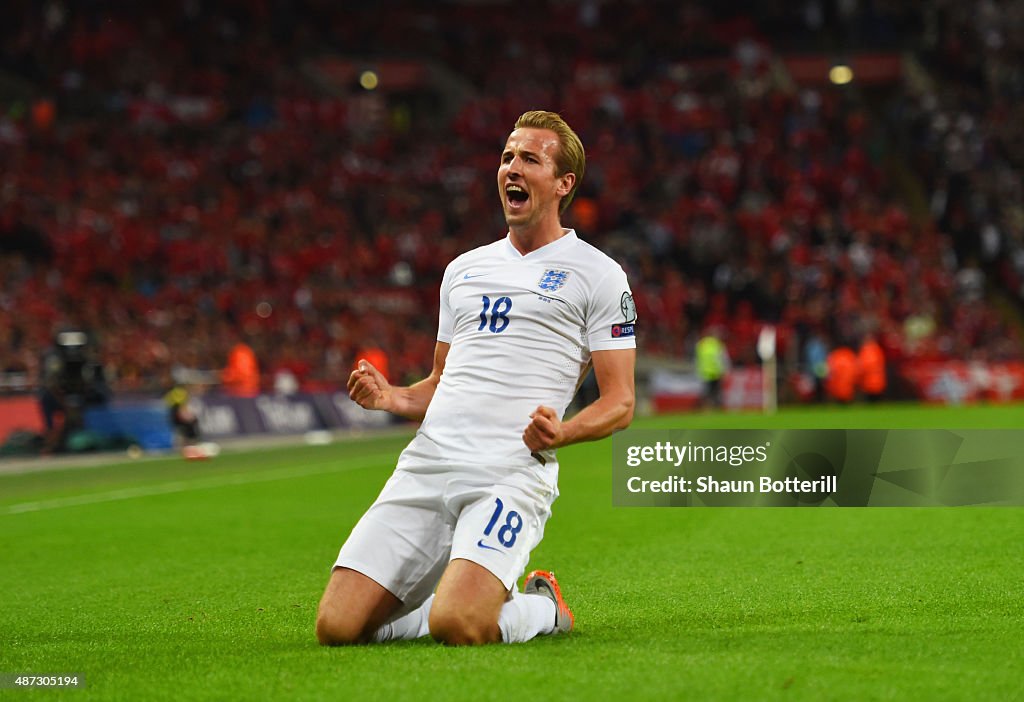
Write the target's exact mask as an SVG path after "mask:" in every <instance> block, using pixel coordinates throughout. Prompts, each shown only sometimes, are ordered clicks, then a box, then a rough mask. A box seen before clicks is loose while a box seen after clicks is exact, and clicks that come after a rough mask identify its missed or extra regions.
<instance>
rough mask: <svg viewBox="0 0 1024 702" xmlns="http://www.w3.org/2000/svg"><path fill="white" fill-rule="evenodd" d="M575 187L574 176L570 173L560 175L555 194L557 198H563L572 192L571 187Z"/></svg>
mask: <svg viewBox="0 0 1024 702" xmlns="http://www.w3.org/2000/svg"><path fill="white" fill-rule="evenodd" d="M574 185H576V174H575V173H573V172H572V171H569V172H567V173H564V174H562V176H561V177H559V179H558V188H557V189H556V190H555V193H556V194H557V195H558V196H559V197H565V196H566V195H568V194H569V193H570V192H571V191H572V186H574Z"/></svg>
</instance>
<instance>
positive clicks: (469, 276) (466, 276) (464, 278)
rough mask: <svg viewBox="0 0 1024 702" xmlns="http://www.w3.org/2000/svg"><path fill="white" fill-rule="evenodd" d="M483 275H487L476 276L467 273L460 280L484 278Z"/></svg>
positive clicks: (478, 274)
mask: <svg viewBox="0 0 1024 702" xmlns="http://www.w3.org/2000/svg"><path fill="white" fill-rule="evenodd" d="M485 275H487V274H486V273H477V274H476V275H470V274H469V273H467V274H466V275H464V276H462V279H463V280H469V279H470V278H479V277H481V276H485Z"/></svg>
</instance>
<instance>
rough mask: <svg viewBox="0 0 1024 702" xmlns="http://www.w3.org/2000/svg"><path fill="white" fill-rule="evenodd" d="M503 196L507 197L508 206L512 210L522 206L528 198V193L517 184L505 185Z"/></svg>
mask: <svg viewBox="0 0 1024 702" xmlns="http://www.w3.org/2000/svg"><path fill="white" fill-rule="evenodd" d="M505 197H506V198H508V206H509V207H510V208H512V209H514V210H515V209H519V208H520V207H522V206H523V205H524V204H526V201H527V200H529V199H530V195H529V194H528V193H527V192H526V191H525V190H523V189H522V188H521V187H519V186H518V185H506V186H505Z"/></svg>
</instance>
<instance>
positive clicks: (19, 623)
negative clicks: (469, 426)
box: [0, 406, 1024, 701]
mask: <svg viewBox="0 0 1024 702" xmlns="http://www.w3.org/2000/svg"><path fill="white" fill-rule="evenodd" d="M634 426H638V427H702V428H716V427H718V428H762V427H775V428H783V427H788V428H814V427H823V428H824V427H830V428H900V427H920V428H940V427H942V428H981V427H1001V428H1024V408H1022V407H1020V406H1016V407H1004V408H986V407H971V408H960V409H936V408H913V407H896V406H887V407H878V408H870V409H868V408H851V409H814V410H788V411H784V412H782V413H780V414H779V415H776V416H775V417H773V418H762V417H760V416H758V415H749V414H743V415H726V414H694V415H687V416H678V417H669V418H666V417H662V418H656V419H650V420H645V421H640V422H637V423H635V424H634ZM406 439H407V437H404V436H403V437H397V438H395V437H391V438H378V439H362V440H352V441H347V442H344V443H335V444H333V445H330V446H322V447H313V446H298V447H290V448H277V449H263V450H260V451H248V452H226V453H225V454H223V455H221V456H220V457H219V458H217V459H216V460H213V461H209V462H196V463H189V462H185V461H183V460H181V459H179V458H164V459H143V460H139V461H134V462H133V461H128V460H126V459H121V460H114V461H113V462H111V463H110V464H109V465H102V466H96V467H91V468H66V469H64V468H62V469H60V470H55V471H49V472H45V473H32V474H20V475H0V564H2V567H0V603H2V606H0V673H35V674H41V673H78V674H80V675H83V676H84V679H85V681H86V685H87V687H86V688H85V689H81V690H64V691H56V692H55V691H48V692H42V693H40V692H38V691H37V692H27V691H23V690H10V689H9V690H2V691H0V698H2V699H19V700H20V699H25V700H28V699H42V698H44V696H45V698H51V697H59V698H66V699H76V700H77V699H81V700H86V699H124V700H138V699H146V700H149V699H156V700H159V699H167V700H183V699H222V700H236V699H250V700H256V699H287V700H292V699H314V700H315V699H323V700H362V699H388V700H403V699H422V700H446V699H466V700H470V699H471V700H508V699H516V700H524V701H525V700H563V699H598V700H606V699H611V700H617V699H623V700H632V699H645V700H646V699H664V700H689V699H736V700H760V699H780V700H793V699H800V700H819V699H849V700H867V699H891V700H925V699H993V700H1008V699H1024V692H1022V690H1024V682H1022V681H1024V632H1022V624H1024V605H1022V602H1024V511H1022V509H1021V508H958V509H940V508H935V509H877V508H876V509H829V508H822V509H710V508H706V509H615V508H613V507H611V466H610V451H611V449H610V442H608V441H604V442H598V443H593V444H586V445H580V446H575V447H570V448H568V449H564V450H562V451H561V452H560V456H561V463H562V476H561V492H562V496H561V497H560V498H559V500H558V502H556V504H555V507H554V516H553V517H552V519H551V521H550V522H549V523H548V528H547V533H546V536H545V539H544V541H543V543H542V544H541V545H540V547H539V548H538V549H537V550H536V551H535V552H534V554H533V558H532V561H531V567H543V568H551V569H554V570H555V571H556V572H557V573H558V575H559V579H560V580H561V582H562V585H563V589H564V591H565V594H566V597H567V599H568V600H569V602H570V604H571V605H572V606H573V608H574V610H575V613H576V618H577V630H576V631H574V632H573V633H572V634H570V635H568V636H564V637H542V638H540V639H537V640H535V641H532V642H530V643H527V644H521V645H516V646H503V645H494V646H487V647H482V648H476V649H458V648H446V647H442V646H438V645H436V644H434V643H433V642H430V641H429V640H421V641H416V642H406V643H398V644H390V645H384V646H368V647H355V648H342V649H326V648H321V647H319V646H318V645H317V644H316V642H315V639H314V636H313V620H314V616H315V609H316V604H317V601H318V599H319V597H320V594H321V592H322V589H323V586H324V584H325V582H326V579H327V575H328V568H329V566H330V564H331V563H332V562H333V559H334V558H335V556H336V553H337V549H338V547H339V546H340V545H341V543H342V541H343V540H344V538H345V537H346V535H347V534H348V531H349V529H350V528H351V527H352V525H353V524H354V523H355V521H356V519H357V518H358V517H359V516H360V514H361V513H362V512H363V510H364V509H365V508H366V507H367V506H368V505H369V504H370V502H371V501H372V500H373V498H374V497H375V495H376V494H377V492H378V490H379V489H380V487H381V486H382V485H383V483H384V481H385V480H386V478H387V476H388V475H389V474H390V471H391V470H392V467H393V463H394V459H395V457H396V455H397V453H398V451H399V450H400V448H401V447H402V445H404V443H405V441H406ZM1022 448H1024V446H1022Z"/></svg>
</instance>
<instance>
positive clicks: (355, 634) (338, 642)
mask: <svg viewBox="0 0 1024 702" xmlns="http://www.w3.org/2000/svg"><path fill="white" fill-rule="evenodd" d="M316 639H317V641H319V642H320V645H321V646H350V645H352V644H360V643H365V642H366V640H367V639H366V636H365V635H364V632H363V628H362V627H361V626H359V625H358V624H357V623H355V622H351V621H347V620H345V619H343V618H341V617H337V616H331V615H330V614H328V613H326V612H320V613H319V614H318V615H317V618H316Z"/></svg>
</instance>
